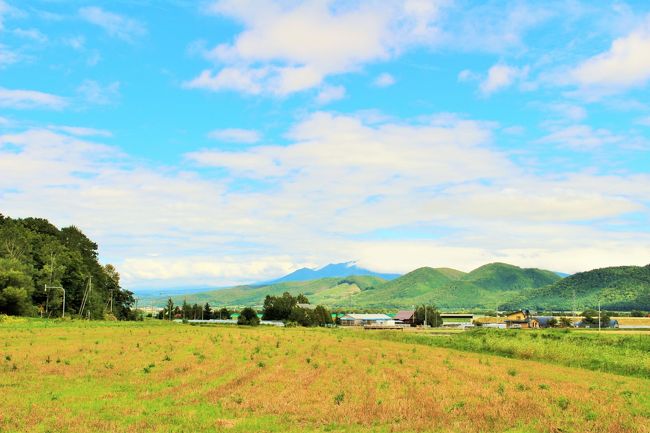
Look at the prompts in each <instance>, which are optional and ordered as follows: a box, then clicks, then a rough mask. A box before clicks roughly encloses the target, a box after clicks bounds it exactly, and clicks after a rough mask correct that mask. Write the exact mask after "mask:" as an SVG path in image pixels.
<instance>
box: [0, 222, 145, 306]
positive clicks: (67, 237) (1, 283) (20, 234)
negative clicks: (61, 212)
mask: <svg viewBox="0 0 650 433" xmlns="http://www.w3.org/2000/svg"><path fill="white" fill-rule="evenodd" d="M91 278H92V285H91V288H92V290H90V291H88V295H87V300H86V302H85V308H84V311H83V317H84V318H86V317H91V318H95V319H99V318H104V317H105V316H106V315H107V314H108V315H109V316H110V314H111V300H112V315H114V316H115V317H117V318H118V319H127V318H130V317H131V316H132V314H133V313H132V312H131V310H130V307H131V305H132V303H133V302H134V299H133V294H132V293H131V292H129V291H127V290H122V289H121V288H120V276H119V274H118V272H117V271H116V269H115V268H114V267H113V266H111V265H106V266H102V265H101V264H100V263H99V261H98V259H97V244H96V243H95V242H93V241H91V240H90V239H88V238H87V237H86V236H85V235H84V234H83V233H82V232H81V231H80V230H79V229H78V228H76V227H74V226H71V227H65V228H62V229H58V228H57V227H55V226H54V225H52V224H50V222H49V221H47V220H45V219H42V218H24V219H12V218H9V217H5V216H3V215H2V214H0V313H4V314H12V315H31V316H36V315H41V314H42V315H44V316H49V317H58V316H60V315H61V314H62V306H63V305H62V304H63V290H61V289H58V288H50V289H49V290H47V291H46V290H45V285H48V286H51V287H57V286H58V287H62V288H63V289H65V311H66V316H71V315H78V314H79V312H80V309H81V306H82V303H83V300H84V294H85V293H86V292H87V288H88V287H89V283H90V280H91Z"/></svg>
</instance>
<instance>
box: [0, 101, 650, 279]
mask: <svg viewBox="0 0 650 433" xmlns="http://www.w3.org/2000/svg"><path fill="white" fill-rule="evenodd" d="M366 119H367V116H361V115H360V116H350V115H336V114H331V113H315V114H313V115H310V116H308V117H306V118H304V119H303V120H302V121H300V122H299V123H297V124H296V125H295V126H294V127H293V128H292V129H291V130H290V131H289V133H288V134H287V135H286V138H287V140H288V144H287V145H285V146H270V145H256V146H252V147H247V148H245V149H240V150H238V151H231V152H224V151H201V152H194V153H191V154H188V155H187V158H188V160H189V161H192V162H195V163H197V164H201V165H202V167H201V170H200V171H199V170H198V169H197V170H195V169H194V167H193V166H188V165H184V166H182V167H181V168H179V169H177V170H170V169H169V168H168V167H164V166H160V165H155V164H149V163H146V162H143V161H142V160H141V159H136V158H130V157H129V156H128V155H124V154H123V153H122V152H121V151H120V150H119V149H117V148H114V147H110V146H106V145H102V144H100V143H97V142H95V141H90V139H88V138H83V137H82V138H79V136H80V134H81V136H83V135H84V134H85V135H86V137H90V135H89V134H90V133H93V132H92V131H93V130H92V129H91V128H85V127H67V126H63V127H58V128H65V129H57V131H58V130H61V131H64V132H65V134H64V133H60V132H56V131H54V130H43V129H32V130H24V131H22V132H16V133H11V134H3V135H0V172H1V173H3V176H0V197H1V200H2V203H3V213H7V214H8V215H12V216H17V217H20V216H33V215H38V216H43V217H47V218H50V219H51V220H52V222H53V223H55V224H57V225H68V224H77V225H80V226H81V228H82V230H84V232H86V233H87V234H88V235H89V236H90V237H91V238H92V239H94V240H96V241H97V242H99V244H100V245H101V250H100V253H101V256H102V259H103V260H106V261H111V262H113V261H114V262H115V264H116V265H117V266H118V269H120V271H121V272H122V274H123V276H124V282H125V284H126V286H127V287H131V288H133V287H164V286H167V287H169V286H170V285H177V284H178V285H196V284H202V285H209V286H222V285H227V284H235V283H242V282H250V281H256V280H258V281H259V280H265V279H269V278H271V277H274V276H278V275H281V274H283V273H286V272H289V271H290V270H293V269H295V268H297V267H299V266H301V265H303V264H305V263H320V264H322V263H327V262H332V261H343V260H347V259H359V260H360V263H362V264H364V265H367V266H370V267H375V268H378V269H380V270H386V271H397V272H405V271H409V270H412V269H413V268H415V267H416V266H419V265H430V266H441V265H447V266H453V267H458V268H462V269H468V268H471V267H474V266H476V265H479V264H483V263H485V262H488V261H494V260H502V261H509V262H513V263H515V264H519V265H527V266H531V265H534V266H542V267H549V268H552V269H554V270H561V271H576V270H585V269H587V268H589V267H592V266H594V265H596V264H597V265H601V264H602V265H611V264H619V263H627V264H630V263H639V262H643V261H645V262H648V261H650V251H649V250H650V248H649V247H648V245H650V236H649V235H648V234H647V233H643V232H639V231H635V230H634V224H635V222H634V220H631V223H630V221H627V220H626V216H627V215H628V214H633V215H639V214H642V215H647V214H648V203H650V177H649V176H648V175H623V174H618V175H610V176H607V177H606V176H596V175H594V174H593V173H578V174H572V173H559V174H558V175H557V176H555V177H551V176H539V175H534V174H531V173H529V172H527V171H526V169H525V167H523V168H522V167H517V166H516V165H515V164H513V163H512V162H511V160H510V159H509V157H508V155H507V154H505V153H502V152H500V151H498V150H496V149H495V148H493V147H492V145H491V141H492V139H493V136H492V128H493V127H494V126H493V125H490V124H487V123H483V122H476V121H471V120H463V119H461V118H459V117H457V116H451V115H446V116H430V117H429V118H428V119H425V118H422V119H420V120H419V121H407V120H400V121H396V120H393V119H390V118H387V117H384V118H381V117H379V116H375V117H374V118H373V120H372V121H369V120H366ZM54 129H56V128H54ZM97 136H98V137H101V134H100V135H97ZM205 167H216V168H218V170H215V171H214V172H212V171H210V170H208V171H209V174H207V175H205V177H204V176H203V175H201V174H199V173H204V172H205ZM43 173H47V175H46V176H44V175H43ZM233 186H235V187H234V188H233ZM260 186H261V189H260V188H259V187H260ZM134 215H137V218H134ZM594 220H597V221H603V222H604V223H603V225H602V226H600V225H599V224H594V223H593V221H594ZM585 221H588V222H590V224H589V226H587V225H583V224H576V222H577V223H580V222H585ZM614 223H617V224H619V226H618V228H617V230H615V231H610V230H609V229H608V228H607V225H608V224H614ZM630 224H631V225H630ZM412 231H415V233H417V235H416V238H415V239H413V240H410V241H404V240H399V239H400V238H401V235H400V233H407V234H410V233H412ZM377 232H380V233H381V232H383V233H386V232H390V233H392V234H394V235H395V237H396V238H397V240H386V239H385V237H384V236H380V237H376V236H375V235H374V234H375V233H377ZM409 238H412V236H409ZM269 251H272V253H269Z"/></svg>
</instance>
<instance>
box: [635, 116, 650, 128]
mask: <svg viewBox="0 0 650 433" xmlns="http://www.w3.org/2000/svg"><path fill="white" fill-rule="evenodd" d="M637 123H638V124H639V125H643V126H650V116H647V117H642V118H640V119H639V120H637Z"/></svg>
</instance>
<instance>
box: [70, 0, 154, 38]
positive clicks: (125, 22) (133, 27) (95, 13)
mask: <svg viewBox="0 0 650 433" xmlns="http://www.w3.org/2000/svg"><path fill="white" fill-rule="evenodd" d="M79 16H80V17H81V18H82V19H83V20H85V21H88V22H89V23H91V24H94V25H96V26H99V27H101V28H102V29H104V30H105V31H106V33H108V34H109V36H112V37H115V38H118V39H122V40H124V41H127V42H133V41H134V40H135V39H137V38H139V37H142V36H144V35H145V34H146V33H147V29H146V27H145V25H144V24H142V23H141V22H139V21H137V20H134V19H132V18H128V17H125V16H122V15H118V14H116V13H113V12H107V11H105V10H103V9H102V8H100V7H96V6H90V7H84V8H81V9H79Z"/></svg>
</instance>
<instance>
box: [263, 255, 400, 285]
mask: <svg viewBox="0 0 650 433" xmlns="http://www.w3.org/2000/svg"><path fill="white" fill-rule="evenodd" d="M351 275H370V276H374V277H379V278H383V279H385V280H392V279H395V278H397V277H399V276H400V274H384V273H381V272H375V271H371V270H369V269H365V268H361V267H359V266H357V261H356V260H354V261H349V262H343V263H330V264H327V265H325V266H320V267H317V268H301V269H298V270H296V271H294V272H292V273H290V274H288V275H285V276H284V277H280V278H277V279H275V280H272V281H265V282H263V283H258V284H255V285H262V284H264V285H266V284H276V283H286V282H290V281H310V280H318V279H320V278H329V277H336V278H343V277H349V276H351Z"/></svg>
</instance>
